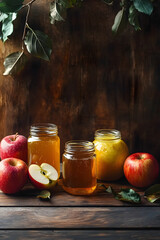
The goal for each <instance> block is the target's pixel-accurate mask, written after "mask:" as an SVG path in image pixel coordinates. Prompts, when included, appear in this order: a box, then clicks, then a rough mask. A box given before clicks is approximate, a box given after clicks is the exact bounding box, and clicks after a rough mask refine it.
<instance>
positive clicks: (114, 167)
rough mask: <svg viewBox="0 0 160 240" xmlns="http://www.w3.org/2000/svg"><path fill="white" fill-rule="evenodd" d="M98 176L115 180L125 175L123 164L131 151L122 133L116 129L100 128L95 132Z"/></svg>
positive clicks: (101, 178)
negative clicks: (122, 137)
mask: <svg viewBox="0 0 160 240" xmlns="http://www.w3.org/2000/svg"><path fill="white" fill-rule="evenodd" d="M94 145H95V152H96V158H97V178H98V179H100V180H104V181H115V180H118V179H120V178H121V177H122V176H123V164H124V161H125V159H126V158H127V156H128V154H129V152H128V147H127V145H126V144H125V142H124V141H123V140H122V139H121V133H120V131H118V130H115V129H99V130H97V131H96V132H95V140H94Z"/></svg>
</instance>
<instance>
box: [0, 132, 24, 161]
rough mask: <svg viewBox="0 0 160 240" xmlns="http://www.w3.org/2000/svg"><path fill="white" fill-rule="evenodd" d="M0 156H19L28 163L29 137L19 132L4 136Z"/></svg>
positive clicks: (0, 145) (3, 157)
mask: <svg viewBox="0 0 160 240" xmlns="http://www.w3.org/2000/svg"><path fill="white" fill-rule="evenodd" d="M0 157H1V159H5V158H10V157H12V158H18V159H21V160H23V161H24V162H26V163H27V158H28V156H27V138H26V137H24V136H22V135H19V134H18V133H16V134H14V135H9V136H6V137H4V138H3V139H2V141H1V143H0Z"/></svg>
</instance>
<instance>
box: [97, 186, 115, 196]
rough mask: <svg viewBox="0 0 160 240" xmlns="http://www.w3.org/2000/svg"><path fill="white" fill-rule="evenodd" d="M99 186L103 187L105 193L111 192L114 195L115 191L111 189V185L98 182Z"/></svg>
mask: <svg viewBox="0 0 160 240" xmlns="http://www.w3.org/2000/svg"><path fill="white" fill-rule="evenodd" d="M99 187H103V188H105V190H106V192H107V193H112V194H113V195H114V196H115V195H116V193H115V192H114V190H113V188H112V187H111V186H109V187H106V186H105V185H104V184H100V185H99Z"/></svg>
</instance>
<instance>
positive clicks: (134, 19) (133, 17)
mask: <svg viewBox="0 0 160 240" xmlns="http://www.w3.org/2000/svg"><path fill="white" fill-rule="evenodd" d="M128 21H129V23H130V24H131V25H132V26H133V27H134V29H135V30H136V31H139V30H141V27H140V24H139V19H138V11H137V10H136V9H135V7H134V5H131V6H130V8H129V15H128Z"/></svg>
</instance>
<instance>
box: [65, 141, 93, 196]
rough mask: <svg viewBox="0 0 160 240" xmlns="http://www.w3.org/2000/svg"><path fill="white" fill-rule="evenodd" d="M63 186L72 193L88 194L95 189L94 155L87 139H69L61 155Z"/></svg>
mask: <svg viewBox="0 0 160 240" xmlns="http://www.w3.org/2000/svg"><path fill="white" fill-rule="evenodd" d="M62 174H63V188H64V190H65V191H67V192H68V193H71V194H74V195H88V194H91V193H92V192H93V191H94V190H95V189H96V184H97V180H96V156H95V151H94V144H93V143H92V142H89V141H78V140H77V141H69V142H67V143H66V144H65V152H64V154H63V157H62Z"/></svg>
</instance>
